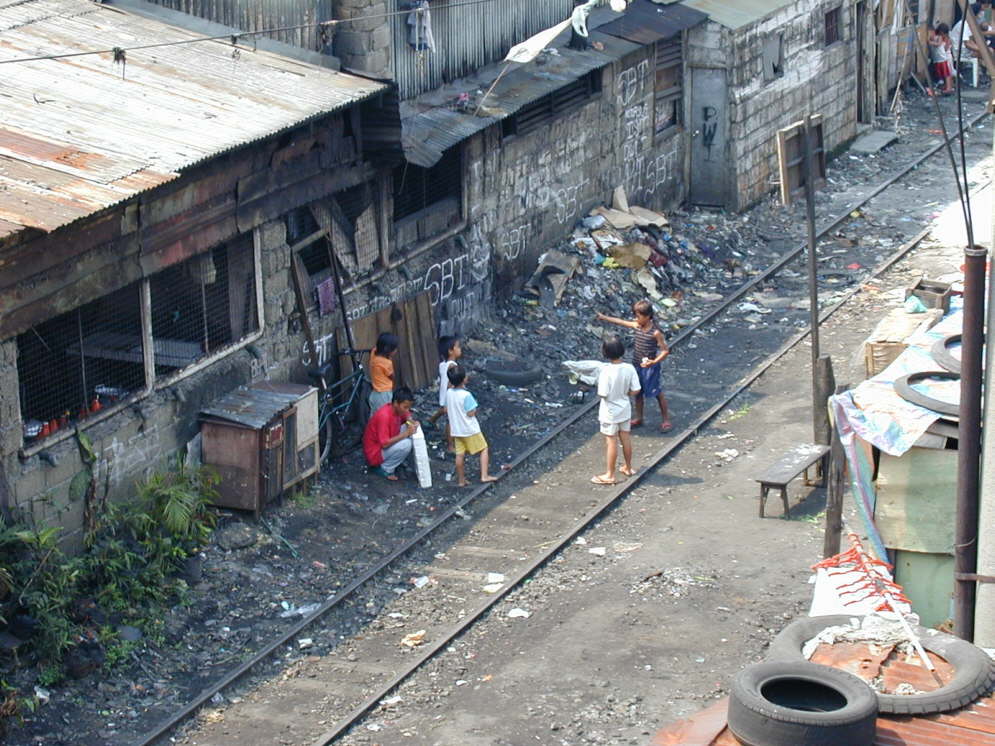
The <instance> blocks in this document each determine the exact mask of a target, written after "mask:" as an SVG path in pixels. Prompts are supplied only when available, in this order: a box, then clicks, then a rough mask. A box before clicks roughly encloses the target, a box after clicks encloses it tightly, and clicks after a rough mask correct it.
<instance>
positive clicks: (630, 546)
mask: <svg viewBox="0 0 995 746" xmlns="http://www.w3.org/2000/svg"><path fill="white" fill-rule="evenodd" d="M642 546H643V544H642V542H640V541H631V542H628V541H616V542H615V543H614V544H613V545H612V550H613V551H616V552H635V551H636V550H637V549H642Z"/></svg>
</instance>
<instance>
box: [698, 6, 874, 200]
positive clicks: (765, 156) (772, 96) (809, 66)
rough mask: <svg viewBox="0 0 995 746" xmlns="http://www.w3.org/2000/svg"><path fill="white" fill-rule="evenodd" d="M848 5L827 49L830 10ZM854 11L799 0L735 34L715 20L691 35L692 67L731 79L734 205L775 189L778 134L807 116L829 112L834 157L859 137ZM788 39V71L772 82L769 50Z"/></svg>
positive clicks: (828, 138)
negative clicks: (777, 38)
mask: <svg viewBox="0 0 995 746" xmlns="http://www.w3.org/2000/svg"><path fill="white" fill-rule="evenodd" d="M833 7H841V20H840V26H839V28H840V41H838V42H836V43H834V44H831V45H829V46H828V47H827V46H826V45H825V13H826V11H827V10H829V9H831V8H833ZM852 12H853V11H852V6H851V5H850V4H849V3H845V2H844V3H842V5H841V4H840V2H838V0H837V1H836V2H825V0H798V1H797V2H795V3H793V4H791V5H789V6H787V7H785V8H783V9H781V10H780V11H778V12H777V13H775V14H773V15H772V16H770V17H768V18H766V19H764V20H762V21H758V22H757V23H755V24H753V25H752V26H747V27H744V28H741V29H737V30H735V31H733V30H730V29H727V28H724V27H722V26H720V25H718V24H716V23H714V22H711V21H710V22H708V23H707V24H705V25H704V26H702V27H699V28H697V29H694V30H692V31H691V32H690V44H689V54H690V59H689V64H692V65H694V66H699V67H725V68H726V70H727V74H728V85H729V92H728V101H729V103H728V122H729V147H730V181H731V183H732V186H733V189H732V190H731V191H732V194H731V196H730V204H729V207H730V208H731V209H735V210H744V209H746V208H747V207H749V206H751V205H753V204H755V203H756V202H757V201H759V200H760V199H762V198H763V197H764V196H765V195H767V194H768V193H769V192H770V191H771V190H772V189H773V188H775V185H776V183H775V182H776V179H777V177H778V164H777V130H778V129H780V128H782V127H787V126H789V125H790V124H792V123H793V122H796V121H798V120H800V119H802V118H804V117H805V115H806V114H822V117H823V136H824V139H825V145H826V149H827V151H828V152H831V151H833V150H835V149H837V148H839V147H840V146H842V145H844V144H845V143H846V142H847V141H849V140H851V139H852V138H853V137H854V136H855V135H856V121H857V93H856V90H857V86H856V82H855V76H856V71H857V66H856V60H855V57H854V55H855V54H856V51H855V44H856V40H855V39H854V34H853V19H852ZM776 34H783V39H784V73H783V75H782V76H781V77H779V78H776V79H774V80H770V81H768V80H765V79H764V74H763V48H764V43H765V41H766V40H767V39H768V38H769V37H771V36H772V35H776Z"/></svg>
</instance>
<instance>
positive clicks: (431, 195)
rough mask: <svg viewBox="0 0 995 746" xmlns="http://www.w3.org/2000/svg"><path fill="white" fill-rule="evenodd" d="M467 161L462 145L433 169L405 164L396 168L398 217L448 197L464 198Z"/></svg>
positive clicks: (395, 189) (395, 195)
mask: <svg viewBox="0 0 995 746" xmlns="http://www.w3.org/2000/svg"><path fill="white" fill-rule="evenodd" d="M462 179H463V162H462V158H461V156H460V149H459V146H456V147H453V148H449V150H447V151H446V152H445V153H443V154H442V158H440V159H439V162H438V163H436V164H435V165H434V166H432V167H431V168H421V167H420V166H415V165H413V164H411V163H405V164H404V165H403V166H398V167H397V168H395V169H394V219H395V220H401V219H402V218H406V217H408V216H409V215H414V214H415V213H416V212H419V211H421V210H424V209H425V208H426V207H430V206H431V205H434V204H436V203H438V202H441V201H443V200H445V199H449V198H455V200H456V202H459V200H460V194H461V182H462Z"/></svg>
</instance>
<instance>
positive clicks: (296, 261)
mask: <svg viewBox="0 0 995 746" xmlns="http://www.w3.org/2000/svg"><path fill="white" fill-rule="evenodd" d="M303 274H304V273H303V271H302V269H301V260H300V257H299V256H297V252H296V251H292V252H290V276H291V277H292V278H293V280H294V295H296V296H297V311H298V313H300V315H301V327H302V328H303V329H304V339H305V340H306V341H307V349H308V354H309V355H310V356H311V365H313V366H315V367H317V366H319V365H320V364H321V360H319V359H318V346H317V345H316V344H315V343H314V334H313V333H312V332H311V321H310V319H308V317H307V299H306V298H305V297H304V278H303Z"/></svg>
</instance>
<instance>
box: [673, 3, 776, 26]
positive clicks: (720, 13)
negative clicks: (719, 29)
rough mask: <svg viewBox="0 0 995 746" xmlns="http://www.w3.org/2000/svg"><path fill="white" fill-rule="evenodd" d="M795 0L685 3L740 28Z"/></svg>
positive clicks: (724, 23) (717, 21) (715, 19)
mask: <svg viewBox="0 0 995 746" xmlns="http://www.w3.org/2000/svg"><path fill="white" fill-rule="evenodd" d="M794 2H795V0H734V1H733V2H730V0H684V5H686V6H687V7H689V8H694V9H695V10H700V11H701V12H702V13H704V14H705V15H707V16H708V17H709V18H710V19H712V20H713V21H715V22H716V23H720V24H722V25H723V26H725V27H726V28H731V29H738V28H742V27H743V26H749V25H750V24H752V23H755V22H756V21H759V20H761V19H762V18H766V17H767V16H769V15H770V14H771V13H775V12H776V11H778V10H780V9H781V8H784V7H786V6H788V5H791V4H792V3H794Z"/></svg>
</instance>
